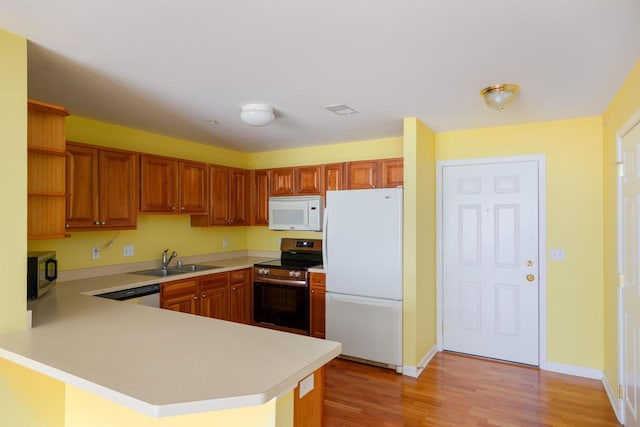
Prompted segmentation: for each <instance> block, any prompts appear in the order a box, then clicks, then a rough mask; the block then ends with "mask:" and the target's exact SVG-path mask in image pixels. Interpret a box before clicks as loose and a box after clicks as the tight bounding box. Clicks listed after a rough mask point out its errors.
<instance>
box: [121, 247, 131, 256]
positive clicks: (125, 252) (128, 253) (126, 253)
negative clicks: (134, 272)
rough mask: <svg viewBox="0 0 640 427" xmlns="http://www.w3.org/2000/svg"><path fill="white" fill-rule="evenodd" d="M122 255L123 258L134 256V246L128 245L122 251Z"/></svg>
mask: <svg viewBox="0 0 640 427" xmlns="http://www.w3.org/2000/svg"><path fill="white" fill-rule="evenodd" d="M122 255H123V256H133V245H126V246H125V247H124V248H123V249H122Z"/></svg>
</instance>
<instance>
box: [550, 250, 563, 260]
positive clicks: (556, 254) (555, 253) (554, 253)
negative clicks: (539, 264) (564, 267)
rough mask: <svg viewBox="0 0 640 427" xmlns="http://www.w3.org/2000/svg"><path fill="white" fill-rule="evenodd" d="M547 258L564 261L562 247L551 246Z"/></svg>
mask: <svg viewBox="0 0 640 427" xmlns="http://www.w3.org/2000/svg"><path fill="white" fill-rule="evenodd" d="M549 258H551V261H564V249H561V248H551V252H550V254H549Z"/></svg>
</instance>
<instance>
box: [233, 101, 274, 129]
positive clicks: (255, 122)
mask: <svg viewBox="0 0 640 427" xmlns="http://www.w3.org/2000/svg"><path fill="white" fill-rule="evenodd" d="M274 118H275V116H274V114H273V107H271V106H270V105H267V104H246V105H243V106H242V112H241V113H240V119H241V120H242V121H243V122H245V123H246V124H248V125H251V126H266V125H268V124H269V123H271V122H272V121H273V119H274Z"/></svg>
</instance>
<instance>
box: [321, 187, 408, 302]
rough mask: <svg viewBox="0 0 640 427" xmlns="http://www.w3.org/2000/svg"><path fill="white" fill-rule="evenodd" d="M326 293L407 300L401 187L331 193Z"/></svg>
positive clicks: (327, 224) (327, 240) (326, 238)
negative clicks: (403, 297) (403, 279)
mask: <svg viewBox="0 0 640 427" xmlns="http://www.w3.org/2000/svg"><path fill="white" fill-rule="evenodd" d="M325 212H326V218H325V225H326V227H325V236H324V243H323V246H324V248H325V251H326V253H325V254H324V255H325V256H324V258H325V259H324V262H325V264H324V270H325V273H326V274H327V292H334V293H339V294H349V295H361V296H368V297H374V298H383V299H391V300H401V299H402V188H382V189H375V190H346V191H327V209H326V211H325Z"/></svg>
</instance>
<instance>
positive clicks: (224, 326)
mask: <svg viewBox="0 0 640 427" xmlns="http://www.w3.org/2000/svg"><path fill="white" fill-rule="evenodd" d="M255 261H256V258H251V257H242V258H235V259H225V260H217V261H215V263H214V264H215V265H216V266H219V267H220V268H218V269H216V271H219V272H224V271H231V270H235V269H241V268H247V267H249V266H251V265H252V264H253V263H254V262H255ZM200 274H206V272H194V273H186V274H185V275H184V276H183V277H185V278H187V277H194V276H197V275H200ZM165 280H167V278H162V279H158V278H152V277H144V276H140V275H135V274H128V273H122V274H114V275H109V276H102V277H96V278H88V279H80V280H73V281H69V282H64V283H59V284H58V286H57V287H56V288H55V289H54V290H53V291H51V292H50V293H48V294H46V295H45V296H43V297H42V298H40V299H39V300H37V301H34V302H32V303H31V304H30V308H31V309H32V310H33V328H32V329H30V330H26V331H21V332H15V333H7V334H3V335H0V357H2V358H5V359H7V360H10V361H12V362H14V363H16V364H18V365H22V366H24V367H27V368H29V369H31V370H33V371H36V372H39V373H41V374H44V375H47V376H49V377H52V378H55V379H57V380H59V381H62V382H64V383H66V384H69V385H71V386H73V387H75V388H77V389H80V390H81V391H85V392H89V393H91V394H93V395H96V396H99V397H101V398H104V399H106V400H108V401H111V402H115V403H117V404H118V405H121V406H124V407H126V408H129V409H132V410H134V411H136V412H138V413H141V414H145V415H147V416H149V417H171V416H179V415H184V416H187V417H189V416H190V415H189V414H198V413H206V412H210V411H222V412H224V410H241V409H238V408H247V410H249V411H253V410H255V408H256V407H260V406H262V405H265V404H267V405H272V406H273V409H272V411H273V414H274V416H273V417H272V418H274V420H275V404H274V403H273V400H274V399H276V398H280V397H281V396H285V395H287V393H289V392H290V391H291V390H293V389H294V388H295V387H296V386H297V385H298V383H299V382H300V381H301V380H304V379H305V378H307V377H309V376H310V375H312V374H313V373H314V372H316V371H318V370H320V369H321V368H322V367H323V366H324V365H325V364H326V363H327V362H329V361H330V360H331V359H333V358H334V357H336V356H337V355H338V354H340V350H341V346H340V344H339V343H336V342H332V341H325V340H319V339H314V338H310V337H307V336H301V335H296V334H289V333H284V332H279V331H274V330H270V329H264V328H259V327H254V326H249V325H243V324H238V323H233V322H227V321H222V320H218V319H211V318H206V317H201V316H194V315H189V314H184V313H176V312H173V311H169V310H161V309H157V308H153V307H146V306H141V305H137V304H128V303H124V302H119V301H112V300H107V299H103V298H97V297H94V296H93V295H96V294H99V293H101V292H104V291H105V290H108V291H111V290H119V289H127V288H129V287H135V286H142V285H146V284H151V283H159V282H162V281H165ZM316 376H317V374H316ZM316 381H317V382H316V384H318V380H316ZM320 384H321V382H320ZM67 395H68V397H67V398H69V393H68V394H67ZM109 403H110V402H109ZM251 408H253V409H251ZM139 415H140V414H137V415H136V416H139ZM92 416H94V417H96V419H99V417H101V416H102V414H99V413H95V414H93V415H92ZM269 417H271V416H269ZM285 418H286V417H285ZM153 421H154V418H149V420H148V422H149V424H144V425H156V424H153ZM156 421H158V420H156ZM274 422H275V421H274ZM95 425H101V424H99V423H96V424H95ZM105 425H107V424H105ZM162 425H165V424H162ZM180 425H191V424H188V423H186V424H180ZM246 425H253V424H246ZM255 425H260V424H255ZM273 425H291V423H289V424H287V423H286V422H285V423H284V424H280V423H278V424H273Z"/></svg>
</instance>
